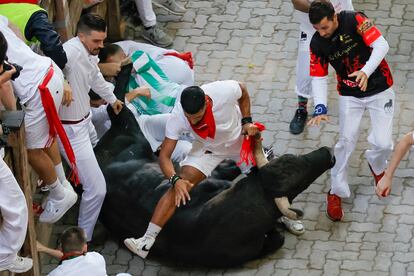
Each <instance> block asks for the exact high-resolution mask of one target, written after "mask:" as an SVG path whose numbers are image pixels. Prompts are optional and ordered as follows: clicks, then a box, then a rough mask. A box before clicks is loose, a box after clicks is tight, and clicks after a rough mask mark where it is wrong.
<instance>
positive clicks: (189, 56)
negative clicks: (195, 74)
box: [164, 52, 194, 69]
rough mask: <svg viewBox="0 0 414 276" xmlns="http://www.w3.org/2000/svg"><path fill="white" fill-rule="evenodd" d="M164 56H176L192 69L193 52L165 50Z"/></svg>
mask: <svg viewBox="0 0 414 276" xmlns="http://www.w3.org/2000/svg"><path fill="white" fill-rule="evenodd" d="M164 56H174V57H178V58H180V59H182V60H184V61H185V62H187V64H188V66H189V67H190V68H191V69H193V68H194V61H193V54H192V53H191V52H185V53H178V52H167V53H165V54H164Z"/></svg>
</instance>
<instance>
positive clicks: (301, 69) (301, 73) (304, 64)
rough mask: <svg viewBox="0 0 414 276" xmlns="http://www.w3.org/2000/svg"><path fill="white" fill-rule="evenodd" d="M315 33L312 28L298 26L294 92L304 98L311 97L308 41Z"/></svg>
mask: <svg viewBox="0 0 414 276" xmlns="http://www.w3.org/2000/svg"><path fill="white" fill-rule="evenodd" d="M314 33H315V30H313V29H307V28H300V30H299V45H298V57H297V59H296V86H295V92H296V94H297V95H298V96H302V97H304V98H308V99H309V98H311V97H312V78H311V76H310V72H309V71H310V50H309V47H310V42H311V40H312V36H313V34H314Z"/></svg>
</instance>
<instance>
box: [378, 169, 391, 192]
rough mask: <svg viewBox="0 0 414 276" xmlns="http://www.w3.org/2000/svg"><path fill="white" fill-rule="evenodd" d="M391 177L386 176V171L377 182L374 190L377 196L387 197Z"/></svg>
mask: <svg viewBox="0 0 414 276" xmlns="http://www.w3.org/2000/svg"><path fill="white" fill-rule="evenodd" d="M391 185H392V177H390V176H388V175H387V173H385V174H384V176H383V177H382V178H381V180H380V181H379V182H378V184H377V187H376V188H375V192H376V193H377V195H378V197H379V198H382V197H387V196H388V195H389V194H390V193H391Z"/></svg>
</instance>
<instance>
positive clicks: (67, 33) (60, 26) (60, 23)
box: [54, 0, 77, 42]
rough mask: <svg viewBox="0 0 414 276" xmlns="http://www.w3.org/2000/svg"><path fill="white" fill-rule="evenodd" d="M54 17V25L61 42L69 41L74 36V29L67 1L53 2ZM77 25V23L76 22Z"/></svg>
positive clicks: (56, 0)
mask: <svg viewBox="0 0 414 276" xmlns="http://www.w3.org/2000/svg"><path fill="white" fill-rule="evenodd" d="M54 5H55V10H54V11H55V16H54V24H55V28H56V30H57V31H58V32H59V34H60V36H61V39H62V42H65V41H67V40H69V39H71V38H72V37H73V35H74V28H73V25H75V26H76V24H72V22H71V14H70V12H69V3H68V1H67V0H54ZM76 23H77V22H76Z"/></svg>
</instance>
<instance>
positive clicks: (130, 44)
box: [115, 40, 175, 60]
mask: <svg viewBox="0 0 414 276" xmlns="http://www.w3.org/2000/svg"><path fill="white" fill-rule="evenodd" d="M115 44H117V45H119V47H121V48H122V50H123V51H124V53H125V54H126V55H127V56H131V55H132V54H133V53H134V52H135V51H143V52H145V53H147V54H148V55H149V56H150V57H151V58H152V59H153V60H157V59H158V58H159V57H164V54H165V53H169V52H175V51H174V50H167V49H164V48H160V47H157V46H154V45H151V44H147V43H140V42H136V41H132V40H124V41H118V42H116V43H115Z"/></svg>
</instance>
